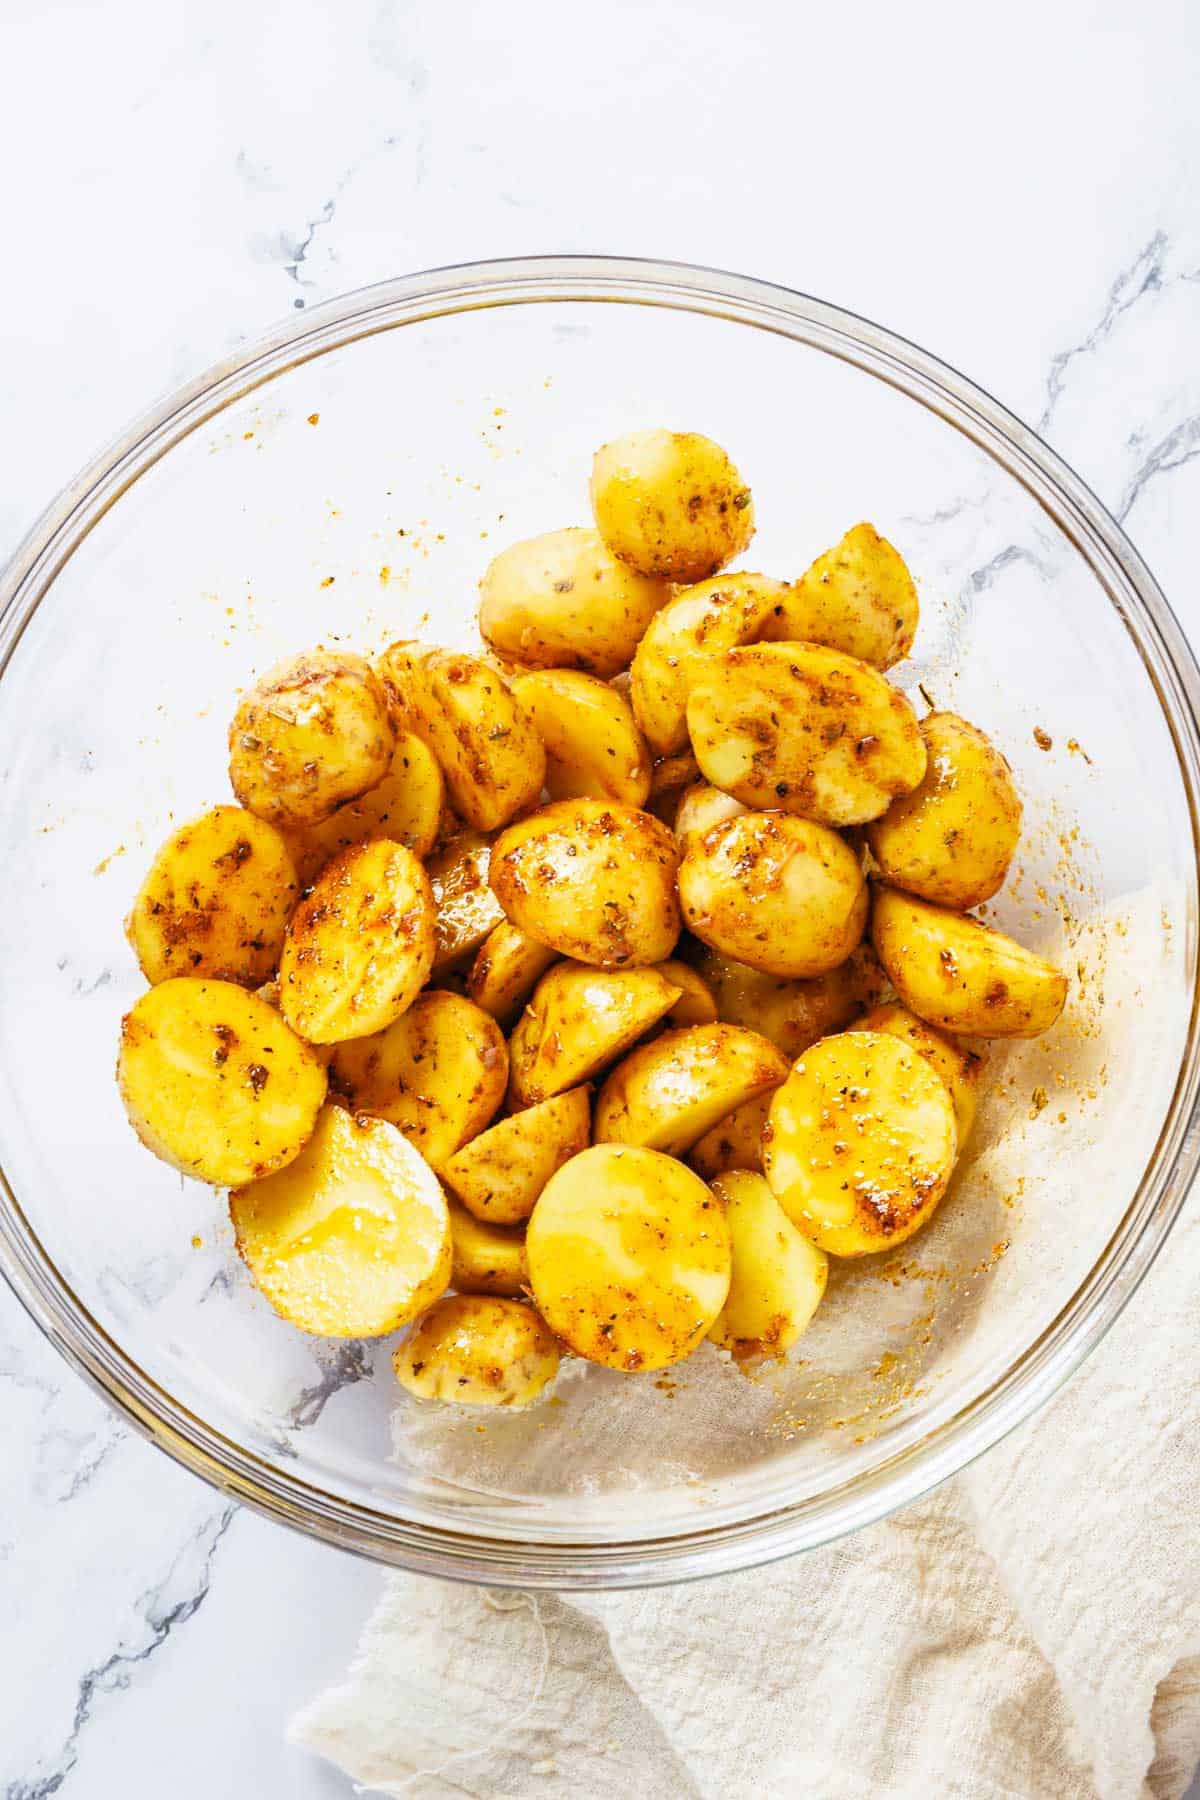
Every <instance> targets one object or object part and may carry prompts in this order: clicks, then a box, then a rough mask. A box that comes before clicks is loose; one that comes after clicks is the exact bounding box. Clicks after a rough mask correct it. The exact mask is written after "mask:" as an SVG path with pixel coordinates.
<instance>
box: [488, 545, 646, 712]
mask: <svg viewBox="0 0 1200 1800" xmlns="http://www.w3.org/2000/svg"><path fill="white" fill-rule="evenodd" d="M670 591H671V590H670V588H669V587H668V586H667V585H666V583H665V582H662V581H658V580H655V579H653V578H651V577H650V576H646V575H639V574H638V573H637V572H636V570H634V569H631V568H629V567H627V565H626V564H625V563H621V562H618V561H617V560H616V558H615V557H614V556H613V555H612V554H611V552H610V551H608V550H607V549H606V548H605V546H604V539H603V538H602V537H601V536H600V533H599V532H598V531H593V530H591V529H590V528H585V527H583V526H579V525H571V526H568V527H567V528H566V530H564V531H548V532H546V533H545V534H544V535H543V536H542V537H536V538H527V539H526V540H525V542H524V543H521V544H512V545H511V546H510V547H509V548H508V549H507V550H503V551H501V553H500V555H499V556H497V557H496V558H495V560H494V561H493V562H492V563H491V564H490V565H489V567H488V571H487V573H486V575H485V576H484V578H483V580H482V581H481V582H480V584H479V596H480V604H479V629H480V632H481V633H482V635H483V637H484V638H485V639H486V640H487V642H488V643H489V644H491V646H492V648H493V649H494V650H497V651H499V653H500V655H501V656H507V657H509V658H510V659H511V660H512V661H513V662H518V663H525V664H526V665H527V666H529V667H532V668H536V669H583V670H585V671H586V672H587V673H588V674H590V675H599V676H600V677H601V679H606V678H607V677H609V676H612V675H616V674H617V673H618V671H619V670H621V669H624V668H626V667H627V666H628V664H629V660H630V658H631V657H632V655H633V653H634V651H635V650H636V649H637V646H638V641H639V639H640V638H641V636H642V633H643V632H644V631H645V629H646V627H647V625H648V624H649V623H650V621H651V619H652V618H653V617H654V615H655V613H656V612H657V611H658V608H659V607H660V606H661V605H662V603H663V601H664V600H666V599H667V598H668V596H669V595H670Z"/></svg>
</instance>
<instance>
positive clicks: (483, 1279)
mask: <svg viewBox="0 0 1200 1800" xmlns="http://www.w3.org/2000/svg"><path fill="white" fill-rule="evenodd" d="M450 1241H451V1244H452V1246H453V1249H454V1266H453V1268H452V1269H451V1271H450V1285H451V1287H456V1288H457V1289H458V1291H459V1293H460V1294H507V1295H509V1296H510V1297H511V1296H513V1295H516V1294H522V1293H524V1291H525V1289H526V1287H527V1286H528V1280H529V1271H528V1269H527V1268H526V1266H525V1233H524V1232H523V1231H518V1230H516V1229H515V1228H514V1227H513V1226H511V1225H495V1224H493V1223H492V1221H491V1220H490V1219H477V1218H476V1217H475V1216H474V1214H473V1213H469V1212H467V1210H466V1209H465V1207H462V1206H452V1207H451V1208H450Z"/></svg>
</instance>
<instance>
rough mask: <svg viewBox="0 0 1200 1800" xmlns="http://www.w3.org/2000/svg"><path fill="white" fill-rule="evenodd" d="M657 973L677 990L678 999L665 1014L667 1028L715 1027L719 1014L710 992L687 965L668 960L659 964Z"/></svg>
mask: <svg viewBox="0 0 1200 1800" xmlns="http://www.w3.org/2000/svg"><path fill="white" fill-rule="evenodd" d="M658 972H659V974H660V975H665V976H666V978H667V980H668V981H669V982H670V983H671V986H672V987H677V988H678V989H679V998H678V1000H676V1002H675V1004H674V1006H673V1007H672V1008H671V1010H670V1012H669V1013H668V1014H667V1023H668V1025H680V1026H682V1025H715V1024H716V1022H717V1019H718V1018H719V1017H720V1014H719V1013H718V1011H717V1003H716V1001H715V1000H714V998H713V993H712V989H711V988H710V987H709V985H708V983H707V981H705V980H703V979H702V977H701V976H699V975H697V973H696V971H695V969H693V968H692V966H691V964H690V963H685V962H680V961H679V960H678V959H677V958H676V957H673V956H672V957H668V959H667V961H666V962H661V963H659V965H658Z"/></svg>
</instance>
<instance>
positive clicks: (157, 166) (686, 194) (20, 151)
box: [0, 0, 1200, 1800]
mask: <svg viewBox="0 0 1200 1800" xmlns="http://www.w3.org/2000/svg"><path fill="white" fill-rule="evenodd" d="M601 23H602V25H603V29H602V30H598V29H594V26H595V24H596V21H592V26H593V28H592V29H588V28H586V27H585V25H584V22H583V19H582V17H578V18H577V17H576V16H575V15H573V14H572V13H571V10H570V9H569V8H564V7H562V6H561V5H554V4H551V3H550V0H518V3H517V4H516V5H515V6H510V7H496V6H494V5H489V4H485V3H484V0H460V4H458V5H457V6H436V5H433V4H429V3H426V4H422V3H421V0H411V3H406V0H341V3H340V4H339V5H337V6H333V5H331V4H329V0H289V4H288V5H287V6H286V7H285V6H283V5H280V4H271V3H270V0H268V3H266V4H263V5H260V6H257V7H256V6H246V5H245V4H244V3H243V4H240V5H237V6H235V5H233V4H231V0H207V3H206V4H205V5H203V6H201V5H199V4H190V3H189V0H156V4H154V5H153V6H151V5H150V4H149V0H112V3H111V4H109V5H107V6H105V7H81V6H79V5H78V4H71V3H69V0H41V3H40V4H39V5H38V6H36V7H35V6H34V5H33V4H32V3H28V0H17V4H16V5H15V6H11V5H10V6H9V7H7V8H6V9H4V19H3V22H2V23H0V44H2V45H3V51H2V56H3V64H4V67H5V70H6V73H7V75H8V78H9V79H8V81H7V82H6V90H7V92H6V98H5V104H4V107H3V108H2V109H0V152H2V166H3V167H4V169H5V171H6V184H5V187H6V192H5V199H4V205H3V209H2V212H0V245H2V246H3V253H4V261H5V272H6V279H5V281H4V284H3V289H2V292H0V443H2V444H3V450H4V456H3V465H4V479H3V481H2V482H0V555H2V554H3V553H4V552H5V551H6V550H7V549H8V548H10V547H11V546H12V544H13V543H14V542H15V541H16V539H17V538H18V537H19V536H20V535H21V533H22V532H23V531H24V530H25V529H26V527H27V526H28V525H29V523H30V521H31V520H32V518H33V517H34V516H35V514H36V513H37V512H38V511H39V509H40V508H41V507H42V506H43V504H44V503H45V502H46V501H47V500H48V499H49V498H51V497H52V496H53V495H54V493H55V492H56V491H57V490H58V488H59V487H60V486H61V485H62V484H63V482H64V481H65V480H66V479H67V478H68V477H69V476H70V475H71V474H72V473H73V471H74V470H75V469H76V468H77V467H78V466H79V465H80V464H81V463H83V462H84V461H85V460H86V459H87V457H88V456H89V455H90V454H91V453H92V452H93V451H94V450H95V449H96V448H97V446H98V445H100V444H101V443H102V442H104V441H105V440H106V439H107V438H109V437H110V436H111V435H112V434H113V433H114V432H115V430H116V429H117V428H118V427H119V426H121V425H122V424H123V423H124V422H125V421H126V420H127V418H129V417H130V416H131V415H132V414H134V413H135V412H137V411H140V410H141V409H142V408H143V407H144V406H146V405H147V404H149V403H150V402H151V401H152V400H153V399H155V398H156V397H158V396H160V395H162V394H164V393H165V392H167V391H169V390H170V389H171V388H172V387H174V386H175V385H177V384H178V383H179V382H180V381H182V380H183V379H184V378H185V377H187V376H190V375H192V374H194V373H196V372H197V371H199V370H200V369H202V368H203V367H204V366H205V365H206V364H207V363H209V362H211V361H212V360H214V359H215V358H217V357H219V356H220V355H222V354H223V353H224V352H226V351H228V350H229V349H230V348H232V347H233V346H235V345H237V344H238V343H240V342H242V341H243V340H244V339H246V338H247V337H250V336H253V335H254V334H256V333H258V332H259V331H261V330H262V329H264V328H265V327H266V326H268V325H269V324H271V323H272V322H273V321H275V320H277V319H278V318H279V317H280V316H281V315H283V314H285V313H286V312H287V311H288V310H289V309H293V308H302V307H305V306H308V305H310V304H312V303H313V302H315V301H318V300H321V299H325V298H328V297H329V296H331V295H333V294H336V293H338V292H340V291H342V290H344V289H347V288H352V287H356V286H359V285H361V284H363V283H366V282H370V281H374V280H377V279H379V278H381V277H384V276H387V275H391V274H394V273H397V272H401V271H404V270H408V269H415V268H420V267H423V266H431V265H436V264H441V263H448V262H454V261H457V260H466V259H475V258H482V257H488V256H497V255H512V254H517V253H521V252H535V251H547V250H558V251H572V250H574V251H578V250H612V251H619V252H623V253H627V254H635V255H636V254H640V255H655V256H664V257H677V258H681V259H685V260H693V261H698V262H704V263H711V264H716V265H719V266H724V267H728V268H734V269H740V270H743V271H745V272H747V273H750V274H756V275H761V276H765V277H768V278H773V279H776V280H779V281H783V282H786V283H788V284H790V285H793V286H795V287H799V288H803V289H806V290H808V291H810V292H812V293H816V294H819V295H821V296H823V297H825V298H827V299H830V300H833V301H836V302H838V303H840V304H842V305H844V306H848V307H851V308H853V309H855V310H856V311H859V312H862V313H864V314H866V315H868V316H869V317H873V318H876V319H879V320H880V321H882V322H883V323H885V324H887V325H890V326H891V327H893V328H894V329H896V330H898V331H900V332H902V333H904V334H906V335H907V336H909V337H911V338H913V339H915V340H916V341H917V342H919V343H921V344H924V345H926V346H928V347H929V348H930V349H933V350H935V351H937V352H938V353H940V354H941V355H942V356H944V357H945V358H947V359H948V360H949V361H951V362H953V363H955V364H957V365H958V366H959V367H961V368H962V369H964V370H965V371H966V372H967V373H968V374H970V375H972V376H973V377H974V378H975V379H976V380H978V381H979V382H981V383H982V384H983V385H984V386H985V387H987V388H989V389H990V390H991V391H992V392H994V393H995V394H997V395H998V396H999V397H1000V398H1001V399H1002V400H1004V401H1005V402H1006V403H1007V404H1008V405H1009V406H1011V407H1012V408H1013V409H1014V410H1015V411H1016V412H1017V413H1019V414H1020V415H1021V416H1022V417H1023V418H1025V419H1027V420H1028V421H1030V422H1031V423H1033V424H1036V425H1038V426H1039V428H1040V429H1041V430H1042V431H1043V433H1044V434H1045V435H1046V436H1047V437H1048V438H1049V440H1050V442H1051V443H1052V444H1053V445H1054V446H1055V447H1056V448H1057V449H1058V450H1060V451H1061V452H1062V453H1063V454H1065V455H1066V456H1067V458H1068V459H1069V460H1070V461H1071V462H1072V463H1073V464H1074V465H1075V466H1076V468H1078V469H1079V470H1080V472H1081V473H1082V474H1083V475H1084V477H1085V478H1086V479H1087V480H1088V481H1090V482H1091V484H1092V485H1093V486H1094V487H1095V488H1096V490H1097V491H1098V492H1099V493H1100V495H1101V496H1102V498H1103V499H1104V500H1105V501H1107V503H1108V504H1109V505H1110V506H1111V507H1112V509H1113V510H1114V511H1115V513H1116V514H1117V516H1118V518H1120V519H1121V520H1122V521H1123V522H1124V524H1125V525H1126V528H1127V529H1128V530H1129V532H1130V533H1131V534H1132V536H1133V537H1134V539H1135V541H1136V542H1137V544H1138V545H1139V547H1140V548H1141V550H1142V551H1143V552H1144V554H1145V555H1146V557H1147V559H1148V561H1149V562H1150V564H1151V566H1152V567H1153V568H1154V570H1155V572H1156V573H1157V575H1158V576H1159V579H1160V580H1161V582H1162V584H1163V586H1164V588H1165V589H1166V592H1167V594H1168V596H1169V598H1170V599H1171V600H1172V602H1173V604H1174V605H1175V607H1176V609H1177V611H1178V612H1179V613H1180V615H1181V617H1182V618H1183V620H1184V623H1185V625H1189V626H1191V627H1192V628H1193V629H1194V630H1196V631H1200V598H1198V597H1197V594H1196V586H1195V573H1194V572H1195V569H1196V566H1197V563H1198V561H1200V356H1198V355H1197V345H1198V344H1200V163H1198V158H1200V112H1198V111H1197V107H1196V104H1195V96H1196V93H1197V91H1200V90H1198V81H1200V18H1198V16H1197V15H1196V13H1195V11H1194V9H1191V8H1189V7H1188V6H1187V4H1186V0H1147V3H1146V4H1145V5H1143V6H1141V7H1136V8H1135V7H1130V6H1128V5H1117V4H1110V3H1108V0H1088V3H1086V4H1085V3H1084V0H1064V3H1063V4H1061V5H1059V6H1057V7H1046V6H1044V5H1034V4H1032V3H1031V0H1013V4H1011V5H1009V6H1008V7H1006V8H1005V9H1004V13H1003V20H1002V23H1001V21H1000V15H998V14H992V15H990V16H988V15H986V14H984V13H980V12H978V11H976V12H974V13H973V12H972V10H971V9H962V8H960V7H955V6H952V5H950V4H935V3H931V0H917V3H916V4H915V5H913V6H909V7H904V8H890V7H889V8H885V7H884V6H882V5H874V6H871V5H862V6H859V7H844V8H841V9H836V8H835V9H830V8H826V9H822V13H821V17H820V19H819V21H818V20H817V18H816V16H815V9H813V10H811V11H810V9H807V8H800V7H797V8H784V7H782V6H780V7H778V8H776V7H774V6H772V5H771V4H769V3H768V0H760V4H758V5H755V4H750V5H748V6H747V5H742V6H737V7H735V6H734V5H732V4H731V0H691V3H690V4H689V5H688V6H687V7H686V8H685V7H684V6H682V5H681V4H679V3H678V0H662V3H661V4H660V5H658V6H657V7H654V8H648V7H646V6H645V5H635V4H633V3H631V0H612V4H610V5H609V6H608V7H607V8H606V10H605V12H604V15H603V19H602V21H601ZM0 1434H2V1438H3V1443H4V1455H3V1457H0V1620H2V1621H3V1622H4V1625H3V1629H2V1635H0V1655H2V1656H3V1664H4V1670H5V1674H4V1680H3V1683H2V1684H0V1794H3V1796H5V1800H43V1797H45V1796H49V1795H51V1794H55V1793H59V1792H63V1793H65V1794H67V1795H72V1794H78V1795H80V1796H85V1795H86V1796H89V1797H92V1800H96V1797H99V1800H108V1797H109V1796H113V1797H114V1800H115V1797H116V1796H121V1800H142V1797H143V1796H147V1797H148V1796H158V1795H160V1794H165V1793H168V1792H169V1793H170V1794H171V1795H172V1796H173V1797H174V1800H193V1797H195V1800H200V1797H201V1796H203V1797H204V1800H208V1797H209V1796H212V1795H214V1794H216V1795H220V1796H223V1797H224V1796H228V1797H229V1800H240V1797H241V1796H243V1795H245V1796H259V1797H265V1796H275V1795H281V1796H282V1795H287V1796H288V1797H289V1800H317V1797H318V1796H323V1797H326V1800H328V1797H331V1796H336V1795H346V1794H349V1792H350V1791H351V1789H350V1785H349V1783H348V1782H346V1781H345V1780H344V1778H343V1777H341V1776H340V1775H337V1774H335V1773H334V1772H333V1771H332V1770H330V1769H328V1768H326V1767H323V1766H319V1765H317V1764H316V1763H314V1762H313V1761H311V1760H310V1759H307V1758H305V1757H303V1756H301V1755H300V1753H299V1752H297V1751H294V1750H291V1749H289V1748H287V1746H286V1745H285V1744H284V1741H283V1727H284V1724H285V1721H286V1719H287V1716H288V1714H289V1712H290V1711H291V1710H292V1709H293V1708H294V1707H295V1706H296V1705H298V1704H299V1703H300V1702H301V1701H303V1700H305V1699H306V1698H308V1697H309V1696H310V1695H311V1694H312V1693H313V1692H315V1691H316V1689H317V1688H318V1687H320V1686H321V1685H323V1684H324V1683H325V1682H326V1681H327V1680H328V1679H330V1678H331V1677H333V1676H335V1675H336V1674H337V1673H338V1671H339V1670H340V1669H341V1668H342V1667H343V1666H344V1664H345V1662H346V1660H347V1658H348V1656H349V1654H350V1651H351V1649H352V1646H353V1642H354V1638H355V1635H356V1632H357V1629H358V1627H359V1624H360V1623H361V1621H362V1619H363V1617H364V1616H365V1613H366V1611H367V1609H368V1607H369V1605H370V1603H371V1601H372V1599H373V1597H374V1595H375V1593H376V1591H377V1588H378V1585H379V1576H378V1574H377V1572H376V1571H374V1570H372V1569H371V1568H370V1567H369V1566H367V1565H365V1564H362V1563H358V1562H356V1561H353V1560H351V1559H350V1558H348V1557H344V1556H339V1555H338V1554H336V1553H334V1552H332V1551H328V1550H325V1549H322V1548H319V1547H318V1546H316V1545H314V1544H310V1543H307V1542H305V1541H303V1540H301V1539H299V1538H297V1537H294V1536H291V1535H289V1534H287V1533H285V1532H283V1531H282V1530H280V1529H278V1528H276V1527H273V1526H270V1525H268V1524H266V1523H265V1522H263V1521H262V1520H260V1519H258V1518H257V1517H255V1516H253V1515H251V1514H249V1513H247V1512H244V1511H239V1510H238V1509H236V1508H234V1507H231V1506H229V1505H227V1504H226V1503H225V1502H224V1501H223V1500H222V1499H221V1498H220V1497H219V1496H218V1495H216V1494H214V1493H213V1492H211V1491H210V1490H209V1489H207V1488H206V1487H204V1486H202V1485H201V1484H200V1483H199V1482H198V1481H196V1480H195V1479H193V1478H192V1477H190V1476H189V1475H186V1474H184V1473H183V1472H182V1471H181V1470H179V1469H177V1468H176V1467H174V1466H173V1465H172V1464H170V1463H169V1462H168V1461H167V1460H166V1459H165V1458H164V1457H163V1456H161V1455H160V1454H159V1453H158V1452H156V1451H154V1450H152V1449H150V1448H149V1447H148V1446H147V1445H145V1444H144V1443H143V1442H142V1441H141V1440H140V1439H139V1438H137V1437H136V1436H135V1435H133V1433H132V1432H131V1431H129V1430H128V1429H127V1428H126V1427H125V1426H123V1425H121V1424H119V1423H118V1422H117V1421H116V1419H115V1418H114V1417H113V1416H112V1415H111V1414H110V1413H109V1412H108V1411H107V1410H106V1409H105V1407H104V1406H103V1405H102V1404H101V1403H100V1401H99V1400H97V1399H96V1398H95V1397H94V1396H93V1395H92V1394H91V1392H90V1391H89V1390H88V1389H86V1388H85V1387H84V1386H83V1385H82V1383H81V1382H80V1381H79V1380H77V1379H76V1377H75V1376H74V1375H72V1374H71V1373H70V1371H69V1370H68V1369H67V1367H66V1366H65V1364H63V1363H62V1362H61V1361H60V1360H59V1358H58V1357H57V1355H56V1353H55V1352H54V1351H53V1350H52V1349H51V1348H50V1346H49V1345H48V1344H46V1343H45V1342H44V1341H43V1340H42V1339H41V1337H40V1336H39V1335H38V1333H37V1331H36V1330H35V1329H34V1327H33V1326H32V1325H31V1324H30V1323H29V1321H28V1320H27V1318H26V1317H25V1315H24V1314H23V1312H22V1311H21V1310H20V1308H19V1307H18V1306H17V1304H16V1303H15V1302H14V1301H13V1300H11V1298H10V1297H9V1295H8V1294H7V1291H3V1292H0ZM297 1595H303V1596H305V1597H306V1604H305V1605H303V1606H300V1607H297V1606H296V1605H295V1604H294V1601H295V1597H296V1596H297ZM285 1602H286V1610H285Z"/></svg>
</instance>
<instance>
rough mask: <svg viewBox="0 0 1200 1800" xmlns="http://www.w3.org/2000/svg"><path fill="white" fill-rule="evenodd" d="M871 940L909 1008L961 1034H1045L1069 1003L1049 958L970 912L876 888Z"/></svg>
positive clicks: (927, 1020) (1063, 980) (930, 1022)
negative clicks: (1038, 953)
mask: <svg viewBox="0 0 1200 1800" xmlns="http://www.w3.org/2000/svg"><path fill="white" fill-rule="evenodd" d="M871 940H872V942H873V943H874V945H875V949H876V951H877V953H878V956H879V960H880V962H881V963H882V964H883V966H884V968H885V970H886V971H887V974H888V978H889V979H890V981H891V982H892V984H893V986H894V987H895V989H896V992H897V994H898V995H899V996H900V999H901V1000H902V1001H903V1003H904V1005H905V1006H907V1008H908V1010H909V1011H910V1012H913V1013H916V1015H917V1017H918V1018H919V1019H924V1021H925V1023H926V1024H927V1025H935V1026H937V1027H938V1029H939V1030H941V1031H953V1032H957V1033H958V1034H959V1035H960V1036H962V1037H1006V1038H1007V1037H1015V1038H1028V1037H1039V1036H1040V1035H1041V1033H1042V1032H1043V1031H1048V1030H1049V1029H1050V1027H1051V1026H1052V1025H1053V1024H1054V1022H1055V1020H1056V1019H1057V1018H1058V1016H1059V1014H1060V1013H1061V1012H1062V1009H1063V1007H1064V1006H1065V1005H1066V1000H1067V988H1068V983H1067V977H1066V976H1065V975H1064V974H1063V973H1062V971H1061V970H1059V969H1056V968H1055V966H1054V964H1053V963H1050V962H1047V961H1046V959H1045V957H1042V956H1037V955H1036V954H1035V953H1034V952H1033V951H1032V950H1027V949H1026V948H1025V946H1024V945H1023V944H1018V943H1017V942H1016V940H1015V939H1013V938H1010V937H1006V936H1005V935H1004V933H1003V932H1002V931H992V930H991V929H990V928H989V927H988V926H986V925H983V924H981V923H980V921H979V920H978V919H973V918H971V917H970V915H969V914H967V913H959V912H951V911H949V910H948V909H947V908H946V907H942V906H931V905H930V904H929V902H928V901H927V900H918V899H917V898H916V897H915V896H914V895H911V894H904V893H901V892H900V890H899V889H898V888H889V887H884V886H880V887H878V888H877V889H876V890H875V897H874V904H873V907H872V912H871Z"/></svg>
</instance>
